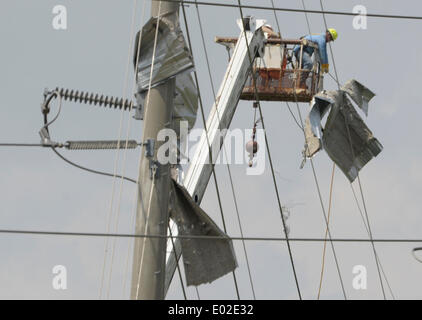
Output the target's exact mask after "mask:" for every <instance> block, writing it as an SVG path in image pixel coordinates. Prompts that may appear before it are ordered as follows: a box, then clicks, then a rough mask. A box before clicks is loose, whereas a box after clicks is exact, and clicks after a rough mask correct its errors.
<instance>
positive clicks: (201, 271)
mask: <svg viewBox="0 0 422 320" xmlns="http://www.w3.org/2000/svg"><path fill="white" fill-rule="evenodd" d="M172 181H173V183H172V194H173V197H172V206H171V211H170V214H171V217H172V219H173V220H174V221H175V222H176V224H177V227H178V230H179V235H181V236H186V237H187V238H182V239H181V240H180V242H181V247H182V257H183V263H184V266H185V274H186V283H187V285H188V286H189V285H194V286H198V285H200V284H204V283H210V282H212V281H214V280H216V279H218V278H220V277H222V276H224V275H226V274H227V273H229V272H232V271H233V270H234V269H235V268H236V267H237V262H236V257H235V253H234V248H233V244H232V241H231V240H230V239H229V237H228V236H227V235H226V234H225V233H224V232H223V231H221V230H220V228H218V226H217V225H216V224H215V223H214V221H212V219H211V218H210V217H209V216H208V215H207V214H206V213H205V212H204V211H203V210H202V209H201V208H200V207H199V206H198V205H197V204H196V203H195V201H194V200H193V199H192V198H191V196H190V195H189V192H188V191H187V190H186V189H185V188H184V187H182V186H181V185H179V184H178V183H177V182H175V181H174V180H172ZM189 236H211V237H223V239H215V238H211V239H205V238H191V239H189V238H188V237H189Z"/></svg>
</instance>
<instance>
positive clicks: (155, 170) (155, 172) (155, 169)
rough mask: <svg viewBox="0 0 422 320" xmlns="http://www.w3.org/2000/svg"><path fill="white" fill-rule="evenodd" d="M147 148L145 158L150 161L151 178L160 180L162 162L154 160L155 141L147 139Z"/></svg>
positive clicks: (145, 144)
mask: <svg viewBox="0 0 422 320" xmlns="http://www.w3.org/2000/svg"><path fill="white" fill-rule="evenodd" d="M144 146H145V157H146V158H147V159H148V160H149V178H150V179H151V180H152V178H153V177H155V178H158V177H159V173H160V170H159V169H160V162H158V161H157V160H154V151H155V140H154V139H147V141H146V143H144Z"/></svg>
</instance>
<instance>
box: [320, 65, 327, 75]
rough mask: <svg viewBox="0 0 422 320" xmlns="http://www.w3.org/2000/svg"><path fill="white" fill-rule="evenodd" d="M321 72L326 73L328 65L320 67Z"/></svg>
mask: <svg viewBox="0 0 422 320" xmlns="http://www.w3.org/2000/svg"><path fill="white" fill-rule="evenodd" d="M321 71H322V72H323V73H328V63H327V64H323V65H322V66H321Z"/></svg>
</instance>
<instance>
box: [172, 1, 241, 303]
mask: <svg viewBox="0 0 422 320" xmlns="http://www.w3.org/2000/svg"><path fill="white" fill-rule="evenodd" d="M182 8H183V14H184V15H183V16H184V21H185V27H186V33H187V37H188V43H189V50H190V53H191V56H192V57H193V52H192V43H191V38H190V33H189V27H188V23H187V17H186V12H185V10H184V5H183V1H182ZM196 9H197V14H198V19H199V23H200V29H201V35H202V39H203V41H204V37H203V32H202V24H201V19H200V16H199V11H198V7H197V6H196ZM204 49H205V53H206V48H205V47H204ZM207 56H208V55H207V53H206V57H207ZM207 64H208V68H209V62H208V58H207ZM194 77H195V84H196V88H197V90H198V98H199V106H200V109H201V115H202V123H203V125H204V130H205V134H206V138H207V145H208V154H209V158H210V163H211V170H212V176H213V180H214V184H215V190H216V194H217V201H218V206H219V209H220V214H221V220H222V222H223V229H224V232H225V233H227V227H226V221H225V218H224V212H223V205H222V203H221V197H220V188H219V186H218V181H217V174H216V173H215V168H214V167H215V166H214V164H213V160H212V150H211V144H210V141H209V137H208V128H207V121H206V120H205V111H204V106H203V102H202V95H201V91H200V88H199V81H198V74H197V72H196V70H195V71H194ZM211 83H212V81H211ZM212 89H213V90H214V87H213V85H212ZM214 99H215V94H214ZM217 112H218V111H217ZM217 114H218V113H217ZM176 258H177V257H176ZM232 275H233V281H234V285H235V290H236V295H237V298H238V300H240V294H239V287H238V285H237V279H236V274H235V272H234V271H233V272H232Z"/></svg>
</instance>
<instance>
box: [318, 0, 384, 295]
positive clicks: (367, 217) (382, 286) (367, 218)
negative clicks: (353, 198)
mask: <svg viewBox="0 0 422 320" xmlns="http://www.w3.org/2000/svg"><path fill="white" fill-rule="evenodd" d="M319 3H320V5H321V10H322V17H323V19H324V24H325V28H326V30H328V25H327V20H326V18H325V13H324V6H323V4H322V0H319ZM329 45H330V52H331V58H332V61H333V66H334V73H335V76H336V81H337V85H338V88H339V89H340V83H339V80H338V79H339V78H338V73H337V67H336V63H335V59H334V54H333V49H332V46H331V43H329ZM345 119H346V129H347V135H348V139H349V144H350V150H351V152H352V156H353V158H355V154H354V150H353V145H352V139H351V135H350V130H349V125H348V123H347V117H345ZM357 178H358V183H359V189H360V193H361V197H362V203H363V208H364V212H365V216H366V222H367V225H368V232H369V237H370V239H372V238H373V237H372V231H371V225H370V222H369V216H368V211H367V209H366V202H365V197H364V194H363V190H362V184H361V181H360V175H359V173H358V175H357ZM371 245H372V250H373V252H374V257H375V263H376V266H377V272H378V277H379V281H380V284H381V290H382V294H383V297H384V300H386V299H387V298H386V295H385V289H384V284H383V281H382V276H381V271H380V266H379V261H378V258H377V251H376V248H375V244H374V243H373V242H371Z"/></svg>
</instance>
